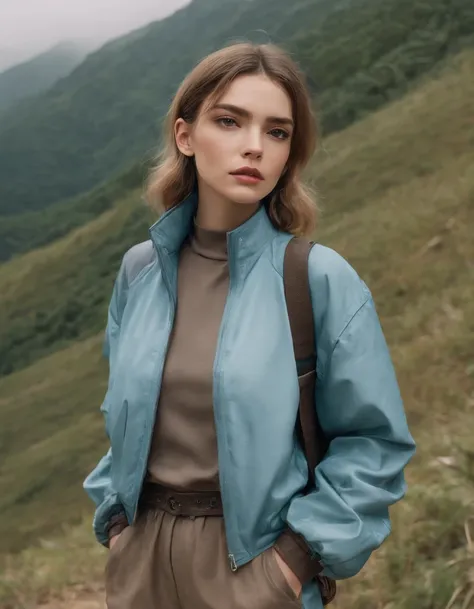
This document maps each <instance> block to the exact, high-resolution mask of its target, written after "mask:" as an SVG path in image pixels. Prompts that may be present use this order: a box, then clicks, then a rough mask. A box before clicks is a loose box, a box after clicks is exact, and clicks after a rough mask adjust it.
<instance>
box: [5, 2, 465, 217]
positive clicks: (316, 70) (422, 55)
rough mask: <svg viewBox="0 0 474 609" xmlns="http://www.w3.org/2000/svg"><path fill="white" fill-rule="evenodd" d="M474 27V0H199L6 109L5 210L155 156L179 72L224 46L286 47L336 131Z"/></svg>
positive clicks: (49, 198)
mask: <svg viewBox="0 0 474 609" xmlns="http://www.w3.org/2000/svg"><path fill="white" fill-rule="evenodd" d="M196 32H199V36H196ZM473 36H474V6H473V3H472V0H431V1H430V2H426V0H384V2H380V0H351V1H350V2H348V1H347V0H319V1H318V2H314V0H295V1H293V2H287V0H253V1H252V2H242V1H241V0H225V1H223V0H206V1H203V0H200V1H199V0H195V1H194V2H192V3H191V4H190V5H189V6H188V7H185V8H184V9H182V10H180V11H178V12H177V13H176V14H175V15H172V16H171V17H169V18H167V19H165V20H162V21H160V22H157V23H155V24H152V25H150V26H148V27H147V28H145V29H144V30H142V31H140V32H138V33H137V34H136V35H134V36H131V37H130V36H128V37H127V38H125V39H124V40H119V41H115V42H113V43H111V44H109V45H106V46H105V47H104V48H103V49H102V50H100V51H98V52H96V53H94V54H92V55H91V56H90V57H89V58H88V59H87V60H86V61H85V62H84V63H83V64H82V65H81V66H80V67H79V68H78V69H76V70H75V71H74V73H73V74H72V75H71V76H70V77H69V78H65V79H63V80H62V81H61V82H60V83H58V84H57V86H55V87H53V88H52V89H51V90H50V91H48V92H47V93H46V94H44V95H42V96H40V97H38V98H37V99H35V100H33V101H32V102H31V103H30V104H23V105H22V107H21V108H19V109H15V111H13V110H12V111H11V112H7V113H6V114H5V115H4V117H3V118H2V119H1V120H0V214H13V213H20V212H25V211H33V210H36V209H42V208H44V207H46V206H48V205H51V204H53V203H55V202H57V201H59V200H62V199H64V198H68V197H72V196H75V195H77V194H79V193H81V192H84V191H86V190H89V189H90V188H92V187H93V186H94V185H95V184H97V183H98V182H101V181H103V180H104V179H107V178H109V177H110V176H111V175H112V174H114V173H116V172H118V171H120V170H121V169H123V168H124V167H127V166H128V165H129V164H130V163H132V162H136V161H137V160H140V159H142V158H144V157H146V158H149V157H150V156H152V154H153V153H154V150H155V148H156V144H157V140H158V137H159V129H158V127H159V125H160V122H161V118H162V117H163V116H164V114H165V112H166V110H167V108H168V106H169V101H170V99H171V98H172V96H173V95H174V92H175V90H176V88H177V86H178V84H179V82H180V80H181V79H182V78H183V76H184V75H185V74H186V73H187V72H188V71H189V70H190V69H191V68H192V67H193V66H194V64H195V63H196V61H197V60H198V59H199V58H200V57H202V56H204V55H205V54H207V53H208V52H210V51H212V50H214V49H216V48H218V47H220V46H222V45H223V44H227V43H229V42H231V41H235V40H241V39H251V40H258V41H268V40H272V41H274V42H277V43H279V44H282V45H284V46H285V47H286V48H287V49H288V50H289V51H290V52H291V53H292V54H293V55H294V56H295V58H296V59H298V60H299V61H300V63H301V65H302V67H303V68H304V70H305V72H306V73H307V75H308V79H309V83H310V86H311V88H312V90H313V92H314V93H315V94H316V95H317V96H318V99H319V101H320V106H321V108H322V109H323V110H322V123H323V126H324V129H325V130H326V132H329V131H331V130H334V129H341V128H343V127H345V126H346V125H348V124H350V123H351V122H353V121H355V120H357V119H358V118H360V117H361V116H363V115H364V114H366V113H367V112H370V111H372V110H374V109H375V108H378V107H380V106H381V105H382V104H384V103H386V102H387V101H390V100H392V99H393V98H394V97H397V96H399V95H401V94H402V93H404V92H405V91H406V90H407V87H408V86H409V84H410V83H412V82H413V81H415V80H416V79H417V78H418V77H419V76H420V75H421V74H424V73H426V72H427V71H429V70H430V69H432V68H433V66H435V65H437V64H438V62H439V61H440V60H443V59H444V58H445V57H446V56H447V55H448V54H449V53H451V52H452V51H455V50H458V49H459V48H460V47H462V46H463V45H466V44H472V42H473ZM25 175H26V176H27V177H28V178H27V179H25Z"/></svg>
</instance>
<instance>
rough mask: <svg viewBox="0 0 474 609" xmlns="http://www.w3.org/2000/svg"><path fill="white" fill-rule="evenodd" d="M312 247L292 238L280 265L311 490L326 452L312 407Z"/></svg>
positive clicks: (299, 239) (313, 349)
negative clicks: (309, 269) (310, 274)
mask: <svg viewBox="0 0 474 609" xmlns="http://www.w3.org/2000/svg"><path fill="white" fill-rule="evenodd" d="M313 245H314V243H312V242H310V241H307V240H305V239H302V238H299V237H294V238H293V239H291V241H290V242H289V243H288V245H287V248H286V251H285V259H284V265H283V280H284V287H285V299H286V306H287V310H288V317H289V321H290V328H291V335H292V338H293V349H294V352H295V359H296V366H297V370H298V382H299V387H300V404H299V411H298V413H299V416H298V424H297V433H298V435H299V439H300V442H301V444H302V448H303V450H304V453H305V456H306V460H307V462H308V474H309V483H310V485H311V486H314V483H315V476H314V470H315V468H316V465H317V464H318V463H319V462H320V461H321V459H322V457H323V455H324V453H325V452H326V448H327V442H326V440H325V438H324V436H323V433H322V430H321V427H320V425H319V421H318V416H317V412H316V404H315V397H314V394H315V384H316V339H315V332H314V321H313V306H312V303H311V292H310V286H309V277H308V258H309V254H310V252H311V248H312V247H313Z"/></svg>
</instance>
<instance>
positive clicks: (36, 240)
mask: <svg viewBox="0 0 474 609" xmlns="http://www.w3.org/2000/svg"><path fill="white" fill-rule="evenodd" d="M146 174H147V168H146V167H145V166H144V165H143V164H142V163H136V164H135V165H132V167H131V168H130V169H129V170H128V171H124V172H123V173H121V174H120V175H119V176H118V177H117V178H114V179H112V180H110V181H109V182H106V183H105V184H101V185H99V186H96V187H95V188H94V189H93V190H92V191H90V192H87V193H84V194H81V195H78V196H77V197H75V198H74V199H72V200H66V201H61V202H60V203H55V204H54V205H50V206H48V207H47V208H46V209H40V210H37V211H32V212H25V213H23V214H15V215H11V216H4V217H3V218H2V220H1V222H0V263H1V262H3V261H5V260H8V259H9V258H11V257H12V256H14V255H18V254H22V253H25V252H29V251H30V250H33V249H35V248H38V247H41V246H44V245H47V244H48V243H51V242H52V241H55V240H56V239H59V238H60V237H63V236H64V235H66V234H67V233H69V232H70V231H71V230H73V229H75V228H77V227H79V226H82V225H83V224H87V222H90V221H91V220H93V219H94V218H97V217H98V216H100V214H102V213H103V212H105V211H107V210H108V209H110V208H111V207H114V205H116V204H117V203H118V202H119V201H120V200H121V199H123V198H124V197H125V196H127V194H128V193H129V192H130V191H134V194H136V193H137V191H138V190H139V189H140V186H143V184H144V182H145V179H146Z"/></svg>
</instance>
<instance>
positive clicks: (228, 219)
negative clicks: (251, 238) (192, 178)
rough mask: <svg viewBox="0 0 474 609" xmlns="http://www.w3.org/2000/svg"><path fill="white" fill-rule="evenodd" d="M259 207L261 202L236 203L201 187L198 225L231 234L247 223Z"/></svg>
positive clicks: (197, 217)
mask: <svg viewBox="0 0 474 609" xmlns="http://www.w3.org/2000/svg"><path fill="white" fill-rule="evenodd" d="M259 207H260V202H259V201H258V202H256V203H249V204H241V203H234V202H233V201H229V200H228V199H224V198H223V197H221V196H219V195H218V194H217V193H216V192H209V190H208V189H207V188H202V187H201V186H200V187H199V201H198V208H197V214H196V224H197V225H198V226H200V227H201V228H204V229H207V230H212V231H225V232H229V231H231V230H233V229H234V228H237V227H238V226H240V225H241V224H243V223H244V222H246V221H247V220H248V219H249V218H250V217H251V216H253V215H254V213H255V212H256V211H257V210H258V208H259Z"/></svg>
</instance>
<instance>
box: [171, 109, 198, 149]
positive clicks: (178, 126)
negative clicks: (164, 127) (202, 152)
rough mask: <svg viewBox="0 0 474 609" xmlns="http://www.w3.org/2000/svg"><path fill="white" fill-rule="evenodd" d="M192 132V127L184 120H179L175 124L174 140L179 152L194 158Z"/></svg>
mask: <svg viewBox="0 0 474 609" xmlns="http://www.w3.org/2000/svg"><path fill="white" fill-rule="evenodd" d="M191 131H192V125H191V124H190V123H187V122H186V121H185V120H184V118H178V120H177V121H176V122H175V124H174V138H175V141H176V146H177V147H178V150H179V151H180V152H182V153H183V154H184V155H186V156H194V151H193V147H192V142H191Z"/></svg>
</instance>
